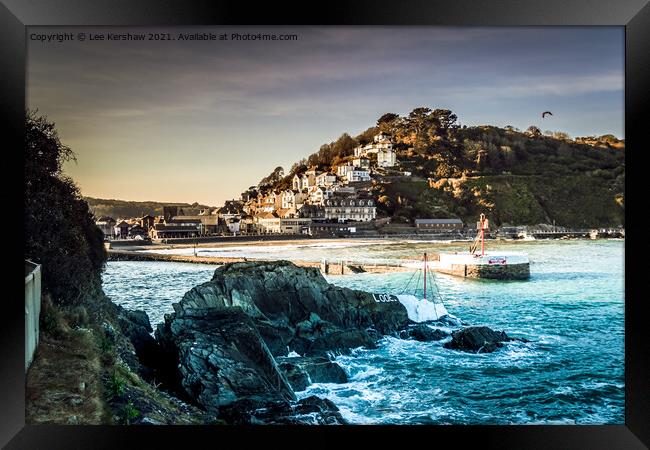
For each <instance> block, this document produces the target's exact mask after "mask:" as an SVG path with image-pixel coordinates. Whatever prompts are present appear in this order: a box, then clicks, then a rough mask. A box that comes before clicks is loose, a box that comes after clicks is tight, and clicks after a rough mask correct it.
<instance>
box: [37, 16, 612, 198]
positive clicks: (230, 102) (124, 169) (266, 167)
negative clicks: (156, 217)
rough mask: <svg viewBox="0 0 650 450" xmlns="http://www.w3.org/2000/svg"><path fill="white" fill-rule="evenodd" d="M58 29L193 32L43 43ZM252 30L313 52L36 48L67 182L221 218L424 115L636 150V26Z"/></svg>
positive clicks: (139, 45) (41, 95) (96, 45)
mask: <svg viewBox="0 0 650 450" xmlns="http://www.w3.org/2000/svg"><path fill="white" fill-rule="evenodd" d="M53 30H56V31H57V32H59V31H60V32H65V31H72V32H74V33H78V32H80V31H83V32H85V33H87V34H91V33H92V32H99V31H101V32H104V33H106V32H116V31H119V32H143V31H145V32H147V33H149V32H165V33H167V32H169V33H177V32H178V31H179V29H177V28H168V29H158V28H156V29H153V28H133V27H128V28H116V27H111V28H78V27H75V28H53V27H47V28H38V27H30V28H29V31H28V35H29V33H42V32H46V31H47V32H49V33H51V32H53ZM233 30H235V28H232V27H230V28H227V27H210V28H205V27H193V28H186V29H183V30H181V31H185V32H191V33H197V32H203V31H212V32H216V33H230V32H232V31H233ZM236 30H237V31H239V32H242V31H244V30H245V31H249V32H262V33H295V34H296V35H297V36H298V39H297V40H296V41H290V42H289V41H273V42H269V41H229V42H219V41H182V42H181V41H178V40H175V41H141V42H123V41H97V42H90V41H89V40H86V41H84V42H79V41H70V42H49V43H48V42H40V41H35V40H29V39H28V42H29V47H28V67H27V74H28V82H27V97H28V107H29V108H32V109H38V110H39V112H40V113H42V114H44V115H46V116H47V117H48V119H49V120H51V121H52V122H54V123H55V124H56V127H57V130H58V132H59V135H60V137H61V140H62V141H63V143H64V144H66V145H68V146H69V147H71V148H72V150H73V151H74V152H75V154H76V155H77V162H68V163H66V164H65V166H64V169H65V172H66V174H68V175H69V176H71V177H72V178H73V179H74V180H75V182H76V183H77V184H78V185H79V186H80V188H81V192H82V194H83V195H84V196H88V197H95V198H103V199H119V200H130V201H156V202H175V203H193V202H198V203H201V204H205V205H209V206H218V205H220V204H223V202H224V201H225V200H227V199H232V198H237V197H239V194H240V193H241V192H243V191H245V190H246V189H247V188H248V187H249V186H251V185H254V184H257V183H258V182H259V180H260V179H261V178H263V177H264V176H266V175H268V174H269V173H270V172H271V171H272V170H273V169H274V168H275V167H277V166H282V167H284V168H285V170H289V168H290V167H291V165H292V164H293V163H295V162H297V161H298V160H300V159H302V158H305V157H307V156H309V155H310V154H311V153H313V152H316V151H317V150H318V149H319V147H320V146H321V145H322V144H325V143H328V142H331V141H334V140H336V139H337V138H338V137H339V136H340V135H341V134H342V133H345V132H347V133H349V134H350V135H352V136H355V135H357V134H359V133H360V132H362V131H364V130H365V129H367V128H368V127H370V126H373V125H375V123H376V120H377V119H378V118H379V117H380V116H381V115H382V114H384V113H387V112H393V113H398V114H400V115H406V114H408V113H409V112H410V111H411V110H412V109H413V108H416V107H420V106H426V107H430V108H444V109H450V110H452V111H453V112H454V113H455V114H456V115H457V116H458V119H459V122H460V123H461V124H462V125H467V126H475V125H495V126H501V127H503V126H506V125H511V126H514V127H516V128H519V129H522V130H525V129H526V128H527V127H528V126H530V125H535V126H537V127H539V128H540V129H541V130H542V131H545V130H551V131H564V132H567V133H568V134H569V135H570V136H572V137H577V136H589V135H602V134H614V135H615V136H617V137H619V138H624V137H625V136H624V97H623V94H624V93H623V87H624V33H623V29H622V28H621V27H586V28H570V27H553V28H539V27H537V28H448V27H408V28H403V27H302V26H299V27H246V28H245V29H242V28H237V29H236ZM546 110H549V111H552V112H553V116H547V117H546V118H544V119H542V117H541V113H542V111H546Z"/></svg>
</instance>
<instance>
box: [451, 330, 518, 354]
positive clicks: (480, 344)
mask: <svg viewBox="0 0 650 450" xmlns="http://www.w3.org/2000/svg"><path fill="white" fill-rule="evenodd" d="M451 337H452V339H451V341H450V342H447V343H445V344H444V347H445V348H449V349H454V350H462V351H466V352H475V353H490V352H493V351H495V350H496V349H498V348H500V347H502V346H503V342H507V341H511V340H512V339H511V338H509V337H508V335H507V334H506V333H505V331H494V330H492V329H490V328H488V327H467V328H463V329H462V330H458V331H454V332H453V333H452V335H451Z"/></svg>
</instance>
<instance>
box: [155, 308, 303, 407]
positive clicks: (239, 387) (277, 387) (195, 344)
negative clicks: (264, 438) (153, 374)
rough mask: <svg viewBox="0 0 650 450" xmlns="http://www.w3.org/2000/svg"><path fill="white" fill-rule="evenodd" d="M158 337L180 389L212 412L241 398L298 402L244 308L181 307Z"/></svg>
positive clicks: (160, 327)
mask: <svg viewBox="0 0 650 450" xmlns="http://www.w3.org/2000/svg"><path fill="white" fill-rule="evenodd" d="M156 337H157V338H158V340H159V341H160V342H161V345H162V347H163V349H164V350H165V351H166V352H167V355H168V356H169V357H171V358H172V359H171V360H172V361H173V363H175V364H178V367H177V374H176V375H177V380H178V382H179V384H180V387H181V388H182V389H183V390H184V391H185V393H186V394H187V395H188V396H189V397H190V398H192V399H194V400H195V401H196V402H197V403H198V404H200V405H201V406H203V407H204V408H206V409H207V410H208V412H216V411H218V410H219V408H220V407H221V406H223V405H228V404H230V403H233V402H235V401H237V400H239V399H242V398H247V399H251V400H257V401H280V400H295V395H294V393H293V391H292V389H291V387H290V386H289V383H288V381H287V379H286V377H285V376H284V374H283V373H282V371H280V370H279V368H278V366H277V364H276V362H275V360H274V359H273V356H272V355H271V353H270V351H269V349H268V348H267V346H266V344H265V343H264V341H263V340H262V338H261V336H260V334H259V333H258V332H257V329H256V328H255V326H254V324H253V322H252V320H251V319H250V317H248V315H247V314H246V313H245V312H244V311H242V309H241V308H238V307H236V308H227V309H223V308H222V309H217V308H208V309H181V310H179V311H178V312H177V313H176V314H172V315H171V316H170V315H167V316H166V317H165V323H164V324H161V325H159V327H158V329H157V330H156Z"/></svg>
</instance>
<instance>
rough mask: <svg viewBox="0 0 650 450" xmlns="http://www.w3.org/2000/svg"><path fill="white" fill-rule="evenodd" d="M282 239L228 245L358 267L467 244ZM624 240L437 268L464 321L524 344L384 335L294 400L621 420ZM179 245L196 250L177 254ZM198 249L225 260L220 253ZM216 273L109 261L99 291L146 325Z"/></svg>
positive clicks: (423, 415) (416, 419)
mask: <svg viewBox="0 0 650 450" xmlns="http://www.w3.org/2000/svg"><path fill="white" fill-rule="evenodd" d="M281 245H282V247H275V248H274V247H269V246H256V247H250V246H239V247H232V248H231V249H230V250H228V252H230V255H232V256H235V255H242V256H246V257H251V258H255V257H257V258H269V259H281V258H284V259H301V260H321V259H323V258H327V259H330V260H337V259H348V260H363V261H366V262H367V261H372V260H376V261H396V260H400V259H404V258H411V259H417V258H419V257H421V255H422V253H423V252H425V251H426V252H431V251H438V250H441V251H445V250H465V249H466V247H467V244H466V243H463V244H444V243H436V242H415V241H385V240H382V241H376V242H369V243H365V242H352V243H346V242H337V241H332V242H329V243H327V242H326V243H322V244H321V243H319V244H317V245H310V244H281ZM624 245H625V243H624V241H623V240H597V241H590V240H570V241H529V242H521V241H520V242H511V243H506V242H501V243H497V242H495V243H489V246H490V250H503V251H513V252H526V253H528V255H529V257H530V260H531V266H530V271H531V278H530V279H529V280H527V281H491V280H467V279H461V278H456V277H451V276H447V275H441V274H436V276H435V280H436V284H437V286H438V289H439V291H440V294H441V296H442V299H443V301H444V304H445V306H446V308H447V310H448V311H449V313H451V314H453V315H454V316H456V317H458V318H459V319H461V320H462V321H463V322H465V323H466V324H469V325H487V326H489V327H490V328H492V329H495V330H504V331H506V333H508V335H510V336H513V337H520V338H525V339H527V340H529V341H530V342H527V343H523V342H512V343H508V344H506V345H505V347H503V348H501V349H499V350H497V351H496V352H494V353H489V354H470V353H463V352H458V351H454V350H448V349H445V348H443V347H442V342H428V343H423V342H415V341H405V340H400V339H395V338H385V339H384V340H383V341H382V343H381V345H380V347H379V348H378V349H375V350H363V349H357V350H355V351H354V352H353V354H352V355H350V356H338V357H337V358H336V359H337V362H339V364H341V366H342V367H344V369H345V370H346V371H347V373H348V375H349V377H350V382H349V383H346V384H315V385H312V386H310V387H309V388H308V389H307V390H306V391H303V392H298V393H297V395H298V396H299V397H306V396H309V395H318V396H321V397H327V398H329V399H331V400H332V401H333V402H334V403H335V404H336V405H337V406H338V407H339V408H340V409H341V412H342V414H343V416H344V417H345V418H346V419H348V420H349V421H350V422H352V423H376V424H623V423H624V313H625V308H624ZM187 251H189V252H193V250H192V249H189V250H187V249H186V250H180V249H179V250H175V251H174V252H187ZM200 252H201V253H200V254H202V255H208V254H210V252H212V253H213V254H215V256H226V254H223V249H200ZM214 269H215V266H210V265H200V264H187V263H169V262H109V263H108V265H107V269H106V271H105V273H104V290H105V292H106V293H107V294H108V295H109V296H110V297H111V298H112V299H113V300H114V301H115V302H117V303H120V304H122V305H124V306H125V307H127V308H132V309H144V310H145V311H146V312H147V313H148V314H149V317H150V319H151V322H152V324H153V325H154V327H155V324H156V323H159V322H161V321H162V318H163V315H164V314H165V313H169V312H172V307H171V304H172V303H174V302H178V301H179V300H180V299H181V297H182V296H183V294H184V293H185V292H186V291H188V290H189V289H190V288H192V287H193V286H195V285H197V284H199V283H202V282H205V281H208V280H209V279H210V278H211V277H212V273H213V272H214ZM411 276H412V273H408V272H397V273H384V274H357V275H344V276H330V277H328V281H330V282H331V283H334V284H337V285H339V286H346V287H350V288H355V289H363V290H367V291H372V292H385V293H392V294H400V293H402V291H403V289H404V286H405V285H406V283H407V281H408V280H409V279H410V278H411ZM407 293H414V292H413V290H412V289H411V290H410V291H408V292H407ZM416 294H417V295H419V296H421V295H422V292H419V293H416Z"/></svg>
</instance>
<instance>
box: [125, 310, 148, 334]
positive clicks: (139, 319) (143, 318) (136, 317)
mask: <svg viewBox="0 0 650 450" xmlns="http://www.w3.org/2000/svg"><path fill="white" fill-rule="evenodd" d="M125 311H126V314H125V316H126V319H128V320H130V321H131V322H133V323H134V324H136V325H141V326H142V327H144V329H145V330H147V331H148V332H149V333H151V332H153V328H151V322H149V316H148V315H147V313H146V312H144V311H143V310H141V309H136V310H125Z"/></svg>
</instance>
